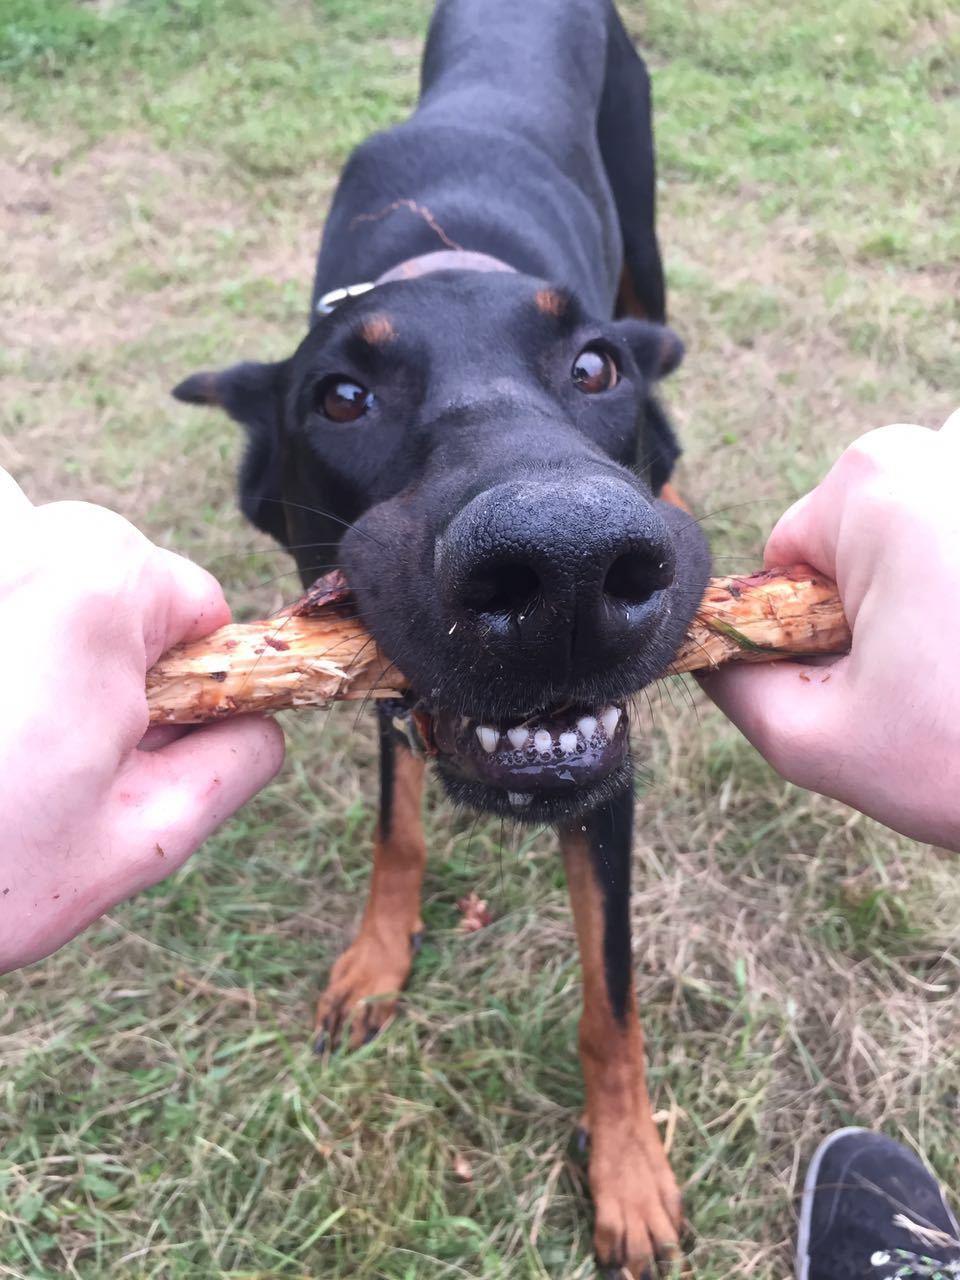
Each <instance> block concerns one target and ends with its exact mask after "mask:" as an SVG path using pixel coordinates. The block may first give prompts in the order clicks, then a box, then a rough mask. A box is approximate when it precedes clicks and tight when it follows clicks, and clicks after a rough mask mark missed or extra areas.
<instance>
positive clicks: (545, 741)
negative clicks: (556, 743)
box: [533, 729, 553, 751]
mask: <svg viewBox="0 0 960 1280" xmlns="http://www.w3.org/2000/svg"><path fill="white" fill-rule="evenodd" d="M533 745H534V746H535V747H536V748H537V750H538V751H552V750H553V739H552V738H551V737H550V733H549V730H547V729H538V730H537V732H536V733H535V734H534V735H533Z"/></svg>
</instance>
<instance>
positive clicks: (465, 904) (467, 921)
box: [457, 889, 493, 933]
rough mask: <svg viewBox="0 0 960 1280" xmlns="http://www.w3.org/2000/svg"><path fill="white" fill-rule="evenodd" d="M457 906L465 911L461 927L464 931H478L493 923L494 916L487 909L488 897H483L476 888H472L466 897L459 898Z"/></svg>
mask: <svg viewBox="0 0 960 1280" xmlns="http://www.w3.org/2000/svg"><path fill="white" fill-rule="evenodd" d="M457 907H458V908H459V910H460V911H461V912H462V913H463V919H462V920H461V921H460V928H461V929H462V930H463V931H464V933H476V932H477V930H478V929H485V928H486V927H487V925H488V924H492V923H493V916H492V915H491V914H490V912H489V910H488V909H487V900H486V898H481V897H479V895H478V894H477V891H476V889H471V890H470V892H469V893H468V894H467V896H466V897H465V898H458V899H457Z"/></svg>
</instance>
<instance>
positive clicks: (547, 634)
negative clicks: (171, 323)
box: [176, 0, 708, 1276]
mask: <svg viewBox="0 0 960 1280" xmlns="http://www.w3.org/2000/svg"><path fill="white" fill-rule="evenodd" d="M665 318H666V317H665V303H664V284H663V273H662V268H661V263H660V254H659V250H658V245H657V239H656V234H655V228H654V157H653V141H652V132H651V120H650V94H649V81H648V76H647V72H646V69H645V67H644V65H643V63H642V61H641V60H640V58H639V57H638V56H637V54H636V52H635V50H634V48H633V46H632V44H631V42H630V40H629V38H628V37H627V34H626V32H625V31H624V28H623V26H622V24H621V22H620V19H619V17H618V16H617V14H616V11H615V10H614V8H613V5H612V3H610V0H564V2H563V3H557V0H523V2H522V3H519V2H518V0H442V3H440V5H439V7H438V9H437V12H436V14H435V16H434V19H433V22H432V25H431V27H430V31H429V36H428V39H427V45H426V51H425V55H424V60H423V75H422V92H421V96H420V102H419V105H418V107H417V109H416V111H415V112H414V113H413V115H412V116H411V117H410V119H409V120H407V121H405V122H404V123H402V124H399V125H397V126H396V127H395V128H393V129H390V130H388V131H386V132H384V133H380V134H377V135H376V136H374V137H372V138H370V139H368V140H367V141H366V142H365V143H363V145H362V146H360V147H359V148H358V149H357V151H356V152H355V153H354V154H353V156H352V157H351V158H350V160H349V162H348V164H347V165H346V168H345V169H344V172H343V174H342V176H341V180H340V183H339V186H338V189H337V192H336V196H335V198H334V201H333V206H332V209H331V211H330V214H329V217H328V219H327V223H326V227H325V230H324V234H323V240H322V244H321V248H320V254H319V260H318V263H317V272H316V281H315V285H314V293H313V303H312V310H311V317H310V325H309V331H308V333H307V335H306V337H305V338H304V340H303V341H302V343H301V344H300V346H299V347H298V349H297V350H296V351H295V352H294V354H293V355H292V356H290V357H289V358H288V359H286V360H281V361H278V362H276V363H273V364H251V363H247V364H241V365H237V366H234V367H232V368H229V369H226V370H224V371H222V372H219V373H202V374H196V375H194V376H193V377H191V378H188V379H187V380H186V381H185V382H184V383H182V384H181V385H180V386H179V387H178V388H177V390H176V394H177V395H178V396H179V397H180V398H181V399H183V400H187V401H191V402H196V403H205V404H217V405H219V406H221V407H222V408H224V409H225V410H226V411H227V412H228V413H230V414H231V415H232V416H233V417H234V418H236V419H237V420H238V421H239V422H241V423H242V424H243V426H244V427H245V428H246V430H247V433H248V438H249V444H248V449H247V453H246V457H245V459H244V462H243V466H242V469H241V478H240V487H241V502H242V506H243V510H244V511H245V512H246V514H247V516H248V517H249V518H250V519H251V520H252V521H253V522H254V523H255V524H257V525H258V526H259V527H260V528H262V529H264V530H266V531H268V532H269V533H271V534H273V536H274V537H276V538H277V539H278V540H279V541H280V542H281V543H283V544H284V545H285V546H287V547H288V548H289V549H290V550H291V552H292V553H293V554H294V555H295V557H296V560H297V564H298V566H299V569H300V572H301V575H302V577H303V580H304V582H311V581H312V580H313V579H314V578H316V577H317V576H318V575H319V574H320V573H322V572H324V571H326V570H328V569H330V568H333V567H339V568H342V569H343V570H344V571H345V572H346V575H347V578H348V580H349V581H350V582H351V584H352V586H353V590H354V593H355V596H356V600H357V603H358V606H359V609H360V612H361V615H362V617H363V620H364V622H365V623H366V625H367V626H368V627H369V629H370V631H371V632H372V633H373V634H374V636H375V637H376V638H377V640H378V641H379V643H380V646H381V648H382V649H383V650H385V651H386V652H387V653H389V654H390V655H391V657H393V658H394V660H395V662H396V663H397V665H398V666H399V667H400V669H401V670H402V671H403V672H404V673H405V674H406V675H407V677H408V678H409V680H410V682H411V685H412V688H413V689H414V690H415V694H413V695H411V697H410V699H409V700H408V703H407V706H406V707H405V708H403V709H402V710H403V711H404V712H406V711H410V712H412V713H413V718H414V719H415V721H416V724H417V725H418V726H419V734H418V737H419V738H420V740H421V741H422V740H423V739H426V741H427V745H428V747H429V752H430V754H431V755H432V758H433V760H434V763H435V768H436V771H437V773H438V774H439V776H440V778H441V779H442V780H443V783H444V785H445V787H446V788H447V790H448V792H449V794H450V795H451V796H452V797H453V799H454V800H455V801H457V802H459V803H462V804H466V805H469V806H471V807H473V808H477V809H482V810H486V811H489V812H493V813H497V814H501V815H506V816H508V817H511V818H515V819H517V820H518V821H523V822H533V823H538V824H539V823H545V822H549V823H553V824H555V825H556V826H557V827H558V829H559V831H560V838H561V844H562V847H563V856H564V860H565V863H566V868H567V877H568V881H569V886H570V894H571V898H572V902H573V911H574V917H575V921H576V932H577V938H578V941H579V945H580V951H581V955H582V960H583V974H584V1011H583V1018H582V1022H581V1026H580V1053H581V1057H582V1061H583V1070H584V1076H585V1081H586V1112H587V1121H588V1124H589V1130H590V1140H591V1153H590V1182H591V1187H592V1191H593V1196H594V1201H595V1206H596V1247H597V1254H598V1257H599V1259H600V1261H601V1263H602V1264H603V1265H605V1266H612V1267H615V1268H617V1267H623V1268H626V1273H627V1274H628V1275H631V1276H640V1275H642V1274H644V1273H645V1271H646V1270H647V1269H648V1268H649V1267H650V1266H651V1265H652V1260H653V1259H654V1257H669V1256H671V1255H672V1253H673V1251H674V1250H675V1249H676V1245H677V1233H678V1228H679V1226H680V1216H681V1208H680V1197H679V1195H678V1192H677V1186H676V1183H675V1181H674V1178H673V1175H672V1173H671V1171H670V1167H669V1164H668V1162H667V1159H666V1157H665V1155H664V1151H663V1147H662V1145H661V1142H660V1139H659V1136H658V1134H657V1131H656V1128H655V1126H654V1123H653V1120H652V1118H651V1111H650V1104H649V1100H648V1097H647V1090H646V1086H645V1083H644V1052H643V1040H642V1035H641V1030H640V1023H639V1021H638V1017H637V1009H636V999H635V994H634V985H633V976H632V967H631V955H630V922H629V901H630V846H631V826H632V789H631V769H630V756H629V743H628V715H627V709H626V703H627V701H628V700H629V698H630V697H631V695H633V694H635V693H636V692H637V691H638V690H639V689H641V688H642V687H643V686H644V685H646V684H648V683H649V682H650V681H652V680H655V679H656V678H657V677H658V676H660V675H661V674H662V673H663V672H664V670H665V668H666V667H667V665H668V664H669V662H670V659H671V657H672V655H673V653H674V652H675V650H676V649H677V647H678V645H679V643H680V640H681V638H682V636H683V633H684V630H685V628H686V625H687V623H688V621H689V620H690V618H691V616H692V614H693V612H694V609H695V607H696V605H697V603H698V601H699V599H700V597H701V593H702V589H703V586H704V583H705V581H706V577H707V573H708V555H707V551H706V547H705V544H704V542H703V539H702V537H701V535H700V532H699V529H698V526H697V525H696V524H695V522H693V521H692V520H690V518H689V517H688V516H687V515H685V514H684V513H683V512H682V511H680V510H679V509H678V508H677V507H675V506H673V505H672V504H671V503H670V501H668V500H666V499H667V497H668V481H669V478H670V474H671V471H672V468H673V465H674V462H675V460H676V458H677V455H678V452H679V450H678V447H677V444H676V441H675V439H674V435H673V432H672V430H671V428H670V425H669V423H668V421H667V419H666V417H665V415H664V413H663V410H662V408H661V407H660V404H659V402H658V400H657V398H656V395H655V384H656V383H657V381H658V380H659V379H660V378H662V377H664V376H665V375H666V374H668V373H670V371H671V370H672V369H673V368H674V367H675V366H676V365H677V363H678V362H679V360H680V358H681V356H682V346H681V343H680V341H679V339H678V338H677V337H676V335H675V334H674V333H673V332H672V331H671V330H670V329H668V328H667V327H666V326H665ZM397 710H398V709H397V708H396V707H394V708H391V710H390V713H389V715H385V716H384V719H383V722H382V723H383V728H382V733H381V740H382V773H381V777H382V799H381V811H380V820H379V824H378V830H377V840H376V849H375V855H374V867H373V882H372V886H371V892H370V897H369V901H368V903H367V907H366V911H365V913H364V917H363V923H362V926H361V928H360V932H359V935H358V937H357V938H356V940H355V941H354V943H353V944H352V946H350V948H349V949H348V950H347V951H346V952H345V954H344V955H342V956H341V957H340V959H339V960H338V961H337V963H336V965H335V966H334V969H333V974H332V976H331V979H330V983H329V986H328V988H327V990H326V992H325V994H324V995H323V997H322V998H321V1000H320V1006H319V1014H318V1030H319V1033H320V1035H321V1037H322V1038H323V1039H324V1040H325V1042H326V1043H333V1042H334V1041H336V1040H337V1038H338V1037H339V1036H340V1035H341V1033H342V1032H343V1031H344V1030H345V1029H346V1028H347V1027H349V1035H350V1040H351V1042H352V1043H359V1042H361V1041H362V1040H363V1039H365V1038H366V1037H367V1036H369V1035H370V1034H372V1033H373V1032H374V1031H375V1030H376V1029H377V1028H378V1027H379V1026H381V1025H382V1024H383V1022H384V1021H385V1019H386V1018H388V1017H389V1016H390V1014H391V1012H392V1010H393V1007H394V1004H393V1002H392V1001H391V1000H390V998H389V996H390V993H396V992H397V991H399V990H400V988H401V987H402V986H403V984H404V982H405V980H406V977H407V974H408V972H409V969H410V965H411V961H412V959H413V954H414V949H415V939H416V938H417V936H418V934H419V931H420V928H421V925H420V888H421V882H422V878H423V869H424V861H425V857H426V850H425V847H424V840H423V834H422V830H421V826H420V796H421V789H422V785H423V771H424V765H423V761H422V760H421V759H420V758H418V757H417V756H416V755H415V754H413V753H412V752H411V750H410V749H409V747H408V746H407V745H406V743H405V741H404V739H403V738H402V737H401V736H400V735H398V733H397V732H396V731H395V729H394V727H393V726H394V724H395V723H396V718H397V717H396V713H397ZM374 996H386V997H387V998H386V999H380V1000H377V1001H374V1002H370V1003H366V1001H367V1000H368V998H369V997H374Z"/></svg>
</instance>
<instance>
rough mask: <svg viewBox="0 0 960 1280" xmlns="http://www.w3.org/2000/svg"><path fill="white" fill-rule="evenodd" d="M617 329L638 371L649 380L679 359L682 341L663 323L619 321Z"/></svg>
mask: <svg viewBox="0 0 960 1280" xmlns="http://www.w3.org/2000/svg"><path fill="white" fill-rule="evenodd" d="M617 328H618V329H619V331H620V335H621V337H622V338H623V339H624V340H625V341H626V343H627V346H628V347H629V348H630V350H631V351H632V352H633V358H634V359H635V360H636V362H637V365H638V366H639V368H640V372H641V373H642V374H643V376H644V377H645V378H649V379H650V381H651V382H659V380H660V379H661V378H666V377H667V376H668V374H671V373H673V371H674V369H676V368H678V366H679V365H680V363H681V361H682V360H683V353H684V347H683V343H682V342H681V340H680V338H679V336H678V335H677V334H676V333H674V331H673V330H672V329H669V328H668V327H667V326H666V325H665V324H651V323H650V321H649V320H621V321H619V323H618V324H617Z"/></svg>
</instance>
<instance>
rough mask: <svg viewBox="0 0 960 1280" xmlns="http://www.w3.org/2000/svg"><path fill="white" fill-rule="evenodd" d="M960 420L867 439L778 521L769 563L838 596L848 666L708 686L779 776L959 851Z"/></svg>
mask: <svg viewBox="0 0 960 1280" xmlns="http://www.w3.org/2000/svg"><path fill="white" fill-rule="evenodd" d="M958 477H960V410H958V411H957V412H956V413H954V414H953V415H952V416H951V417H950V418H949V419H948V420H947V422H946V423H945V424H944V425H943V427H942V428H941V429H940V430H939V431H931V430H928V429H926V428H924V427H918V426H908V425H902V424H900V425H896V426H889V427H881V428H879V429H878V430H876V431H871V432H869V433H868V434H867V435H865V436H861V437H860V439H859V440H857V441H856V442H855V443H854V444H852V445H851V446H850V448H849V449H847V450H846V452H845V453H844V454H843V455H842V457H841V458H840V459H839V461H838V462H837V463H836V465H835V466H834V467H833V468H832V469H831V470H830V472H829V473H828V474H827V476H826V477H825V479H824V480H823V481H822V483H821V484H819V485H818V486H817V487H816V489H814V490H813V491H812V493H809V494H807V496H806V497H804V498H801V499H800V501H799V502H797V503H795V504H794V506H792V507H791V508H790V510H789V511H787V512H786V514H785V515H784V516H783V517H782V518H781V519H780V521H779V522H778V524H777V526H776V528H775V529H774V530H773V533H772V534H771V535H770V539H769V541H768V542H767V547H766V551H765V554H764V560H765V563H766V565H767V566H769V567H772V566H775V565H784V564H793V563H795V562H797V561H805V562H806V563H808V564H811V565H812V566H813V567H814V568H815V569H818V570H819V571H820V572H821V573H823V574H825V575H826V576H827V577H829V578H832V579H833V580H834V581H836V583H837V584H838V586H839V589H840V597H841V599H842V601H843V608H844V612H845V614H846V616H847V621H848V622H849V623H850V627H851V630H852V632H853V647H852V649H851V652H850V653H849V655H848V656H846V657H843V658H836V659H825V660H822V661H821V662H818V663H817V664H816V665H809V664H800V663H794V662H789V663H787V662H784V663H772V664H770V665H765V666H760V665H758V666H739V667H738V666H736V665H732V666H730V667H728V668H726V669H723V670H720V671H718V672H716V673H715V674H713V675H710V676H708V677H706V678H705V679H703V680H702V684H703V687H704V689H705V690H706V691H707V693H708V694H709V695H710V697H711V698H713V699H714V701H715V702H716V703H717V704H718V705H719V706H720V708H721V709H722V710H723V711H724V712H725V713H726V715H728V716H729V717H730V719H731V720H733V722H734V723H735V724H736V725H737V726H738V727H739V728H740V729H741V730H742V731H743V733H744V734H746V736H747V737H748V738H749V739H750V741H751V742H752V743H753V744H754V746H756V747H757V749H758V750H759V751H760V752H761V753H762V754H763V755H764V756H765V757H766V758H767V759H768V760H769V761H770V763H771V764H772V765H773V766H774V768H776V769H777V770H778V771H779V772H780V773H781V774H782V775H783V777H784V778H786V779H787V780H788V781H790V782H794V783H796V784H797V785H798V786H801V787H805V788H806V789H807V790H810V791H818V792H820V793H821V794H823V795H826V796H832V797H833V798H834V799H837V800H842V801H844V802H845V803H846V804H849V805H851V806H852V807H853V808H855V809H859V810H860V811H861V812H863V813H866V814H868V815H869V816H870V817H873V818H876V819H878V820H879V821H880V822H882V823H884V824H885V825H886V826H888V827H891V828H892V829H893V830H895V831H899V832H901V833H902V834H903V835H906V836H910V837H912V838H913V839H915V840H923V841H927V842H928V843H931V844H936V845H940V846H942V847H943V848H948V849H952V850H955V851H960V665H958V663H957V659H956V648H957V636H958V635H960V499H958V497H957V482H958Z"/></svg>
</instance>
